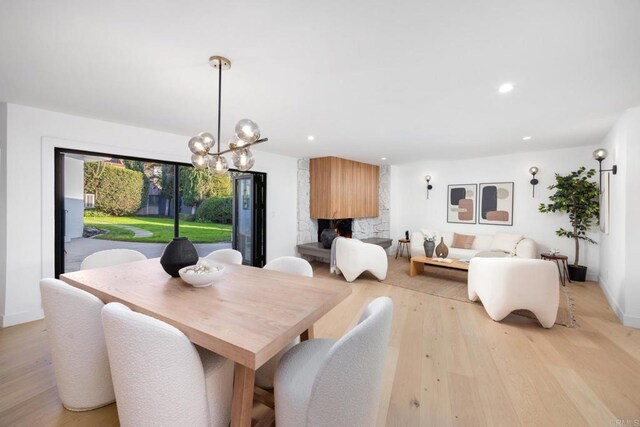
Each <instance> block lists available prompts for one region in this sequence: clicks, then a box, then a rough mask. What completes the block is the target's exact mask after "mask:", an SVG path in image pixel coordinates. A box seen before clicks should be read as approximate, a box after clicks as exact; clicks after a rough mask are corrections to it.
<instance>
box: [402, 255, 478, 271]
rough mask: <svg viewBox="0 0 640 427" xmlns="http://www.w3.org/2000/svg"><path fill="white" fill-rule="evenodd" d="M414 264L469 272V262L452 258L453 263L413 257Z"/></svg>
mask: <svg viewBox="0 0 640 427" xmlns="http://www.w3.org/2000/svg"><path fill="white" fill-rule="evenodd" d="M411 262H412V263H414V262H415V263H422V264H430V265H438V266H440V267H447V268H455V269H456V270H469V263H468V262H460V260H459V259H458V258H451V262H443V261H438V259H437V258H427V257H426V256H413V257H411Z"/></svg>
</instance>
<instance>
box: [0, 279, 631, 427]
mask: <svg viewBox="0 0 640 427" xmlns="http://www.w3.org/2000/svg"><path fill="white" fill-rule="evenodd" d="M407 268H408V267H407ZM570 286H571V289H572V295H573V297H574V299H575V307H576V314H577V320H578V323H579V327H578V328H575V329H568V328H565V327H561V326H554V327H553V328H552V329H550V330H545V329H543V328H541V327H540V326H538V324H537V323H536V322H535V321H533V320H531V319H528V318H525V317H521V316H514V315H512V316H509V317H508V318H507V319H505V320H504V321H503V322H501V323H496V322H493V321H492V320H491V319H489V317H488V316H487V315H486V313H485V312H484V310H483V308H482V307H481V306H479V305H473V304H467V303H463V302H457V301H453V300H449V299H443V298H438V297H433V296H430V295H426V294H422V293H418V292H414V291H410V290H407V289H403V288H398V287H392V286H389V285H384V284H375V285H371V284H367V285H366V286H365V285H364V284H359V283H358V281H356V282H355V283H354V284H353V294H352V295H351V296H350V297H349V298H348V299H347V300H345V301H344V302H343V303H342V304H341V305H340V306H338V307H336V308H335V309H334V310H333V311H332V312H331V313H329V314H328V315H327V316H326V317H324V318H323V319H322V320H321V321H320V322H319V323H318V324H317V325H316V335H317V336H318V337H332V338H338V337H339V336H341V335H342V334H344V332H345V331H346V330H348V329H349V328H350V327H351V326H352V325H353V324H355V322H356V321H357V318H358V317H359V313H360V312H361V310H362V307H363V306H364V305H365V304H366V303H367V302H369V301H370V300H372V299H373V298H375V297H377V296H380V295H388V296H390V297H391V298H393V300H394V302H395V315H394V323H393V331H392V338H391V344H390V347H389V355H388V358H387V369H386V372H385V380H384V381H385V387H384V391H383V396H382V400H381V404H380V411H379V417H378V418H379V422H378V424H379V425H381V426H382V425H388V426H404V425H407V426H418V425H421V426H426V425H435V426H443V425H452V424H458V425H474V426H478V425H491V426H493V425H505V426H507V425H508V426H514V425H544V426H550V425H572V426H573V425H594V426H616V425H625V424H616V420H627V422H628V423H627V424H626V425H637V424H633V421H631V422H630V423H629V421H628V420H640V330H635V329H631V328H625V327H623V326H621V325H620V323H619V322H618V320H617V319H616V317H615V316H614V314H613V313H612V311H611V309H610V308H609V306H608V304H607V302H606V300H605V298H604V296H603V294H602V291H601V290H600V288H599V287H598V286H597V285H596V284H594V283H586V284H575V283H574V284H571V285H570ZM258 411H259V408H256V412H258ZM117 424H118V419H117V413H116V408H115V405H110V406H108V407H105V408H102V409H98V410H94V411H90V412H82V413H77V412H69V411H66V410H64V409H63V408H62V406H61V405H60V401H59V399H58V396H57V392H56V386H55V379H54V376H53V371H52V367H51V358H50V354H49V348H48V342H47V332H46V328H45V325H44V322H43V321H36V322H32V323H29V324H25V325H20V326H14V327H11V328H6V329H2V330H0V425H2V426H20V425H25V426H32V425H33V426H35V425H39V426H40V425H70V426H74V425H77V426H81V425H82V426H84V425H102V426H111V425H117Z"/></svg>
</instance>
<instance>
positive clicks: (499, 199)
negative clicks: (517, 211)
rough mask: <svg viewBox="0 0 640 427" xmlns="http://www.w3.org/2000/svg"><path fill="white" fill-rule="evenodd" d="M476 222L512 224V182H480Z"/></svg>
mask: <svg viewBox="0 0 640 427" xmlns="http://www.w3.org/2000/svg"><path fill="white" fill-rule="evenodd" d="M478 224H491V225H513V182H491V183H487V184H480V193H479V202H478Z"/></svg>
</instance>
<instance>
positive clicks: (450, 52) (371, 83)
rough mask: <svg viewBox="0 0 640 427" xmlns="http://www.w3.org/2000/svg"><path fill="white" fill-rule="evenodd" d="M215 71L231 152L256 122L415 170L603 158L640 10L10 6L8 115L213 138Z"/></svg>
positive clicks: (294, 144)
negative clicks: (591, 150)
mask: <svg viewBox="0 0 640 427" xmlns="http://www.w3.org/2000/svg"><path fill="white" fill-rule="evenodd" d="M212 54H221V55H225V56H227V57H229V58H230V59H231V60H232V69H231V70H230V71H229V72H226V73H225V74H224V75H223V79H224V83H223V112H222V114H223V126H222V135H223V140H225V141H226V139H227V138H228V137H230V136H231V134H232V132H233V126H234V124H235V122H236V121H237V120H238V119H240V118H243V117H248V118H252V119H253V120H255V121H256V122H258V124H259V125H260V127H261V129H262V131H263V135H264V136H267V137H269V139H270V142H269V143H267V144H264V145H262V146H261V147H259V149H260V150H265V151H270V152H275V153H282V154H288V155H293V156H299V157H302V156H310V157H315V156H321V155H337V156H341V157H347V158H352V159H356V160H361V161H369V162H374V163H381V161H380V158H381V157H383V156H384V157H387V158H388V160H387V163H403V162H409V161H412V160H418V159H427V158H453V157H455V158H457V157H475V156H482V155H492V154H498V153H506V152H519V151H522V152H524V151H531V150H537V149H547V148H553V147H561V146H576V145H587V144H597V143H598V141H600V140H601V138H602V137H603V136H604V134H605V133H606V132H607V130H608V129H609V128H610V126H611V125H612V124H613V122H614V121H615V119H616V118H617V117H618V116H619V115H620V114H621V113H622V111H623V110H625V109H626V108H628V107H632V106H637V105H640V1H638V0H615V1H612V0H482V1H478V0H426V1H425V0H411V1H402V2H394V1H384V2H383V1H370V0H369V1H364V0H354V1H348V2H347V1H315V2H305V1H300V0H287V1H277V2H276V1H251V2H249V1H225V2H222V1H211V0H207V1H193V0H190V1H179V2H178V1H134V2H132V1H113V0H110V1H97V0H93V1H88V0H79V1H65V0H58V1H33V0H2V2H0V100H1V101H6V102H12V103H18V104H25V105H32V106H36V107H42V108H46V109H51V110H56V111H62V112H68V113H72V114H77V115H82V116H88V117H94V118H99V119H104V120H109V121H114V122H120V123H125V124H132V125H136V126H141V127H147V128H153V129H158V130H163V131H170V132H174V133H178V134H184V135H192V134H195V133H197V132H199V131H201V130H210V131H212V132H213V131H215V127H216V126H215V120H214V116H215V113H216V110H215V105H216V100H215V99H216V98H215V93H216V87H217V80H216V75H215V74H214V72H213V70H212V69H211V68H210V67H209V66H208V65H207V58H208V57H209V56H210V55H212ZM506 81H511V82H513V83H515V84H516V88H515V90H514V91H513V92H512V93H511V94H509V95H501V94H498V93H497V87H498V86H499V85H500V84H501V83H503V82H506ZM309 134H311V135H314V136H315V141H314V142H308V141H307V135H309ZM525 135H531V136H532V137H533V139H532V140H531V141H528V142H524V141H522V137H523V136H525ZM186 142H187V141H186V139H185V149H186ZM148 143H149V144H152V143H153V141H149V142H148Z"/></svg>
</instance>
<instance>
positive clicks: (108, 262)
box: [80, 249, 147, 270]
mask: <svg viewBox="0 0 640 427" xmlns="http://www.w3.org/2000/svg"><path fill="white" fill-rule="evenodd" d="M145 259H147V257H146V256H145V255H144V254H143V253H141V252H138V251H135V250H133V249H107V250H104V251H98V252H95V253H92V254H91V255H89V256H88V257H86V258H85V259H84V260H83V261H82V264H80V270H88V269H90V268H100V267H109V266H112V265H118V264H124V263H126V262H134V261H143V260H145Z"/></svg>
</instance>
